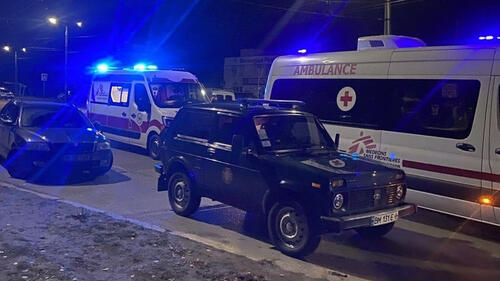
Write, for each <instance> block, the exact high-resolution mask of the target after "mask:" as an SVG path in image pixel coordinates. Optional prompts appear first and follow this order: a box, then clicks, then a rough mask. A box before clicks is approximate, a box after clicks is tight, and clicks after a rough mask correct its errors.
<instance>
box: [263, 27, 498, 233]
mask: <svg viewBox="0 0 500 281" xmlns="http://www.w3.org/2000/svg"><path fill="white" fill-rule="evenodd" d="M265 95H266V98H268V99H280V100H282V99H291V100H302V101H304V102H305V103H306V105H307V107H308V109H309V111H311V112H312V113H314V114H316V115H317V116H319V118H320V119H321V120H322V122H323V124H324V126H325V127H326V129H327V130H328V132H329V133H330V134H331V135H332V136H334V135H335V134H340V149H341V150H344V151H346V152H348V153H350V154H354V155H359V156H360V157H366V158H370V159H374V160H377V161H382V162H384V163H386V164H388V165H392V166H395V167H399V168H402V169H404V170H405V172H406V174H407V180H408V184H409V189H408V194H407V201H409V202H412V203H416V204H418V205H419V206H421V207H422V208H427V209H431V210H435V211H439V212H443V213H447V214H451V215H455V216H460V217H464V218H468V219H472V220H477V221H481V222H485V223H490V224H495V225H500V99H499V95H500V47H499V46H492V45H482V46H481V45H478V46H442V47H426V46H425V44H424V43H423V42H422V41H421V40H419V39H417V38H412V37H404V36H371V37H362V38H359V39H358V50H357V51H348V52H332V53H318V54H309V55H302V56H282V57H278V58H277V59H276V60H275V61H274V62H273V64H272V67H271V70H270V73H269V77H268V81H267V86H266V94H265Z"/></svg>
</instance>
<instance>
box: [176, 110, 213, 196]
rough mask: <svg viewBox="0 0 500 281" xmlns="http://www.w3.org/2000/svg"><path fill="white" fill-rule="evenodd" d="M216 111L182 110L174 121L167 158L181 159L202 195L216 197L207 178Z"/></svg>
mask: <svg viewBox="0 0 500 281" xmlns="http://www.w3.org/2000/svg"><path fill="white" fill-rule="evenodd" d="M214 116H215V113H214V112H211V111H206V110H190V109H185V110H181V111H180V112H179V113H178V114H177V116H176V118H175V121H174V127H173V128H172V130H173V132H172V136H171V139H170V140H169V143H168V145H167V153H168V154H167V159H170V158H172V157H175V158H178V159H181V160H182V161H183V162H184V163H183V165H185V166H186V168H187V169H188V172H189V176H190V177H191V178H192V179H193V180H194V181H195V184H196V185H197V187H199V188H200V189H201V193H202V195H203V196H207V197H210V198H213V194H214V192H213V190H214V186H213V185H209V184H208V182H207V181H206V180H205V178H207V172H208V171H207V169H206V167H207V166H210V165H208V164H207V162H209V157H210V156H209V155H208V151H207V148H208V139H209V136H210V133H211V130H212V128H213V126H214Z"/></svg>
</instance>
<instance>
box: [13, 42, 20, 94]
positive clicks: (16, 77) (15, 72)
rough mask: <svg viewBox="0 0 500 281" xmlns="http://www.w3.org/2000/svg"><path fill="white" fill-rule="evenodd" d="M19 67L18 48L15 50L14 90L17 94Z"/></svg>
mask: <svg viewBox="0 0 500 281" xmlns="http://www.w3.org/2000/svg"><path fill="white" fill-rule="evenodd" d="M18 77H19V76H18V67H17V50H14V88H15V90H14V92H15V94H16V95H18V94H19V78H18Z"/></svg>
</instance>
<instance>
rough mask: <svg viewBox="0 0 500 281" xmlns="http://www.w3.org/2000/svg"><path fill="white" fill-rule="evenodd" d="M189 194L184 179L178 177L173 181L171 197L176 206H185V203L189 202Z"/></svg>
mask: <svg viewBox="0 0 500 281" xmlns="http://www.w3.org/2000/svg"><path fill="white" fill-rule="evenodd" d="M190 195H191V192H190V189H189V187H188V185H187V183H186V182H185V181H184V180H182V179H179V180H177V181H176V182H175V183H174V187H173V197H174V203H175V204H176V205H177V206H178V207H180V208H185V207H186V205H187V203H188V202H189V198H190Z"/></svg>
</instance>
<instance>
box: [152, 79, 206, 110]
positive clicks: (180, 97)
mask: <svg viewBox="0 0 500 281" xmlns="http://www.w3.org/2000/svg"><path fill="white" fill-rule="evenodd" d="M151 93H152V94H153V100H154V102H155V104H156V105H157V106H159V107H180V106H182V105H183V104H185V103H202V102H208V98H207V97H206V95H205V94H204V93H203V92H202V90H201V87H200V85H199V84H197V83H173V82H172V83H153V84H151Z"/></svg>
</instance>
